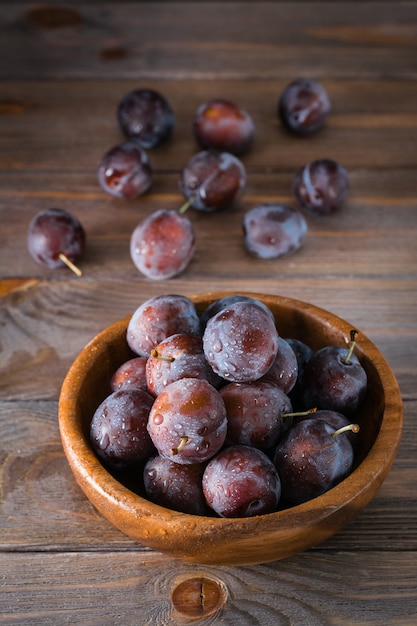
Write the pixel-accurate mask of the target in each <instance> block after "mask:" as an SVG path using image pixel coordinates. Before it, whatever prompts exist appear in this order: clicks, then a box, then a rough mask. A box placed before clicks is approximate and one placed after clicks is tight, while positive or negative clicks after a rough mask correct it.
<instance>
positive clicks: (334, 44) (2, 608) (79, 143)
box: [0, 0, 417, 626]
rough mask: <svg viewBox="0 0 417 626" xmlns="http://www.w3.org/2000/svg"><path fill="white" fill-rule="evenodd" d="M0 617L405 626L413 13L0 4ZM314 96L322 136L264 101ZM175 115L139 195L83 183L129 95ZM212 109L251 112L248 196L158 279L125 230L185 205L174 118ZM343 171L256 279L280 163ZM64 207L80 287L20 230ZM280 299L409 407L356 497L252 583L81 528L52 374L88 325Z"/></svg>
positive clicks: (279, 189)
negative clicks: (340, 339)
mask: <svg viewBox="0 0 417 626" xmlns="http://www.w3.org/2000/svg"><path fill="white" fill-rule="evenodd" d="M0 29H1V37H0V189H1V192H0V216H1V229H0V278H1V282H0V297H1V300H0V302H1V308H0V470H1V471H0V481H1V482H0V486H1V491H0V493H1V504H0V528H1V530H0V547H1V552H0V580H1V587H0V588H1V592H0V623H4V624H30V625H33V624H42V625H43V626H45V625H47V624H53V625H56V624H71V625H75V624H87V625H92V624H100V626H101V625H103V624H105V625H107V624H123V625H130V624H132V625H133V624H135V625H136V624H140V625H145V624H156V625H168V624H190V623H198V624H209V623H216V624H233V625H234V626H239V625H246V624H247V625H253V624H262V625H265V624H266V625H268V624H274V625H275V624H297V625H298V624H300V625H305V624H308V625H321V624H338V625H341V624H346V625H352V624H366V625H368V624H373V625H375V624H378V625H383V624H384V625H385V624H387V623H392V624H398V625H401V626H406V625H411V624H415V623H416V621H417V590H416V589H417V569H416V558H417V490H416V470H417V463H416V458H417V443H416V442H417V427H416V423H417V393H416V384H415V381H416V376H417V357H416V354H417V253H416V238H417V191H416V190H417V186H416V180H417V178H416V171H417V80H416V79H417V53H416V52H417V47H416V42H417V2H395V1H394V0H393V1H392V2H335V3H331V2H327V3H325V2H322V3H320V2H317V3H316V2H305V3H303V2H276V3H274V2H241V3H239V2H205V3H204V2H202V3H200V2H183V3H181V2H120V3H119V2H117V3H116V2H114V3H102V2H98V1H97V2H94V1H93V2H88V3H87V2H85V3H84V2H79V1H73V2H71V3H69V4H68V5H65V4H61V3H59V2H56V3H51V4H49V5H48V4H43V3H41V4H36V3H33V2H24V1H17V2H13V3H12V2H10V3H5V2H3V3H2V4H1V6H0ZM307 75H308V76H311V77H313V78H317V79H319V80H321V81H323V83H324V84H325V86H326V87H327V89H328V92H329V95H330V97H331V100H332V103H333V112H332V115H331V118H330V119H329V123H328V125H327V127H326V129H325V130H323V131H322V132H321V133H319V134H318V135H317V136H315V137H311V138H308V139H301V140H300V139H295V138H293V137H290V136H289V135H288V134H286V133H285V132H284V131H283V129H282V128H281V126H280V124H279V122H278V120H277V118H276V115H275V108H276V101H277V98H278V95H279V93H280V92H281V90H282V89H283V88H284V86H285V85H286V84H287V83H288V82H289V81H290V80H292V79H294V78H297V77H299V76H307ZM143 85H148V86H153V87H155V88H157V89H159V90H160V91H162V92H163V93H164V94H165V95H166V96H167V97H168V99H169V100H170V101H171V103H172V105H173V108H174V110H175V112H176V117H177V125H176V130H175V134H174V137H173V139H172V141H171V142H170V144H169V145H167V146H165V147H161V148H160V149H158V150H155V151H153V152H152V153H151V155H150V156H151V160H152V163H153V165H154V168H155V182H154V186H153V188H152V190H151V192H150V193H149V194H147V195H146V196H145V197H143V198H141V199H139V200H136V201H131V202H121V201H116V200H115V199H111V198H110V197H107V196H106V195H105V194H104V193H103V192H101V190H100V189H99V188H98V184H97V180H96V167H97V163H98V161H99V159H100V158H101V156H102V154H103V153H104V151H106V150H107V149H108V148H110V147H111V146H112V145H114V144H115V143H117V142H118V141H120V139H121V137H120V133H119V131H118V128H117V125H116V121H115V108H116V106H117V103H118V101H119V99H120V97H121V96H122V95H124V93H125V92H126V91H128V90H130V89H131V88H134V87H137V86H143ZM214 96H222V97H228V98H231V99H233V100H235V101H238V102H239V103H240V104H241V105H242V106H244V107H245V108H247V109H248V110H249V111H250V113H251V114H252V116H253V118H254V121H255V124H256V127H257V138H256V142H255V145H254V147H253V150H252V151H251V153H250V154H248V155H246V156H245V157H244V159H243V160H244V162H245V165H246V167H247V172H248V183H247V188H246V190H245V192H244V194H243V195H242V197H241V199H240V201H239V202H238V204H237V206H236V207H235V208H234V209H233V210H231V211H230V212H229V213H228V215H227V218H225V217H221V218H220V219H219V218H218V216H215V215H210V216H207V215H206V216H204V215H198V214H195V213H194V214H192V215H191V218H192V220H193V223H194V226H195V230H196V236H197V241H198V250H197V253H196V256H195V258H194V260H193V261H192V263H191V264H190V266H189V267H188V268H187V270H186V271H185V272H184V273H183V274H182V275H181V276H179V277H177V278H175V279H172V280H171V281H167V282H162V283H159V282H156V283H152V282H149V281H147V280H145V279H144V278H142V277H141V276H140V275H139V274H138V273H137V271H136V270H135V268H134V266H133V264H132V262H131V261H130V258H129V251H128V241H129V237H130V233H131V231H132V229H133V227H134V226H135V225H136V223H137V222H138V221H139V219H140V218H141V217H143V216H144V215H146V214H148V213H149V212H151V211H152V210H154V209H156V208H159V207H168V208H176V207H178V206H179V205H180V203H181V195H180V194H179V192H178V177H179V172H180V170H181V167H182V166H183V165H184V164H185V162H186V160H187V159H188V158H189V157H190V156H191V155H192V154H193V153H194V152H195V151H196V145H195V144H194V141H193V139H192V136H191V128H190V120H191V117H192V114H193V112H194V111H195V109H196V107H197V105H198V104H200V103H201V102H202V101H204V100H205V99H208V98H210V97H214ZM323 156H327V157H331V158H335V159H337V160H340V162H342V163H343V164H344V165H345V167H346V168H347V169H348V171H349V175H350V180H351V194H350V197H349V199H348V201H347V203H346V205H345V207H344V208H343V210H341V211H340V212H339V213H338V214H335V215H333V216H329V217H326V218H322V219H312V218H309V220H308V221H309V227H310V230H309V235H308V238H307V241H306V244H305V246H304V247H303V249H302V250H300V251H299V252H298V253H297V254H295V255H294V256H292V257H289V258H288V259H284V260H279V261H272V262H263V261H256V260H254V259H252V258H250V257H249V256H247V255H246V254H245V252H244V250H243V247H242V234H241V220H242V214H243V212H244V211H245V210H246V209H247V208H250V207H251V206H253V205H254V204H255V203H257V202H259V201H261V200H271V201H272V200H288V201H291V191H290V184H291V179H292V175H293V173H294V171H295V169H296V168H297V167H299V166H301V165H302V164H303V163H304V162H306V161H307V160H310V159H311V158H319V157H323ZM50 206H60V207H62V208H65V209H68V210H70V211H71V212H73V213H75V214H76V215H77V216H78V217H79V218H80V219H81V221H82V222H83V224H84V226H85V229H86V231H87V237H88V249H87V253H86V255H85V257H84V259H83V261H82V263H81V267H82V270H83V276H82V278H77V277H75V276H73V275H72V274H71V273H70V272H69V271H66V270H58V271H51V270H48V269H44V268H42V267H41V266H40V265H37V264H35V263H34V261H33V260H32V259H31V257H30V256H29V253H28V251H27V248H26V229H27V225H28V222H29V220H30V219H31V217H32V215H34V213H36V212H37V211H39V210H42V209H44V208H48V207H50ZM228 289H233V290H239V291H245V290H246V291H250V290H252V291H263V292H265V293H280V294H282V295H285V296H290V297H295V298H299V299H302V300H307V301H310V302H312V303H314V304H316V305H319V306H322V307H324V308H327V309H330V310H331V311H333V312H334V313H336V314H338V315H340V316H342V317H344V318H345V319H347V320H349V321H351V322H352V323H353V324H354V325H355V327H358V328H360V329H361V330H362V331H363V332H365V333H366V334H367V335H368V336H369V337H370V339H372V340H373V341H374V342H375V343H376V345H377V346H378V347H379V348H380V350H381V351H382V352H383V353H384V355H385V357H386V358H387V360H388V362H389V363H390V364H391V367H392V368H393V371H394V373H395V374H396V376H397V379H398V381H399V385H400V388H401V392H402V395H403V400H404V436H403V441H402V444H401V447H400V451H399V454H398V456H397V459H396V461H395V462H394V465H393V468H392V470H391V472H390V474H389V475H388V477H387V479H386V481H385V482H384V484H383V486H382V487H381V490H380V491H379V493H378V495H377V496H376V497H375V499H374V500H373V501H372V502H371V503H370V504H369V505H368V506H367V508H366V509H365V510H364V511H363V512H362V513H361V514H360V515H359V516H358V518H357V519H356V520H355V521H354V522H353V523H351V524H350V525H349V526H347V527H346V528H345V529H344V530H343V531H341V532H340V533H338V534H337V535H336V536H334V537H333V538H331V539H330V540H328V541H326V542H325V543H324V544H322V545H321V546H317V547H316V548H313V549H311V550H309V551H308V552H306V553H304V554H300V555H297V556H295V557H293V558H289V559H286V560H284V561H281V562H276V563H271V564H267V565H258V566H251V567H241V568H240V567H235V568H234V567H224V568H215V567H207V566H197V565H190V564H185V563H182V562H178V561H176V560H173V559H170V558H168V557H165V556H162V555H160V554H158V553H155V552H153V551H151V550H149V549H147V548H143V547H142V546H140V545H137V544H135V543H134V542H132V541H131V540H129V539H128V538H126V537H124V536H123V535H122V534H121V533H120V532H119V531H117V530H116V529H114V528H113V527H111V526H110V524H109V523H107V522H106V521H105V520H104V519H102V518H101V516H100V515H99V514H98V513H97V512H95V510H94V509H93V507H92V506H91V505H90V503H89V502H88V501H87V500H86V498H85V497H84V496H83V494H82V493H81V491H80V489H79V488H78V487H77V486H76V484H75V481H74V479H73V477H72V474H71V472H70V470H69V467H68V464H67V462H66V459H65V458H64V455H63V452H62V447H61V443H60V439H59V433H58V426H57V403H58V397H59V392H60V387H61V383H62V380H63V378H64V376H65V373H66V371H67V369H68V367H69V365H70V364H71V362H72V360H73V359H74V357H75V356H76V354H77V353H78V351H79V350H80V349H81V348H82V347H83V346H84V345H85V343H86V342H87V341H88V340H89V339H90V338H91V337H93V336H94V335H95V334H96V333H97V332H98V331H100V330H101V329H102V328H104V327H105V326H106V325H108V324H110V323H112V322H114V321H115V320H117V319H119V318H121V317H124V316H125V315H128V314H129V313H131V312H132V311H133V310H134V308H136V306H138V304H140V303H141V302H142V301H143V300H144V299H146V298H148V297H150V296H153V295H156V294H160V293H165V292H168V291H169V292H177V293H184V294H191V293H197V292H201V291H206V290H228Z"/></svg>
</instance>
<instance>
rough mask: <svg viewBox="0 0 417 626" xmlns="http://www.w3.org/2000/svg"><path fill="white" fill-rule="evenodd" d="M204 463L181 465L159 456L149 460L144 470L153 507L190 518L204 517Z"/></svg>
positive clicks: (207, 508) (146, 490)
mask: <svg viewBox="0 0 417 626" xmlns="http://www.w3.org/2000/svg"><path fill="white" fill-rule="evenodd" d="M204 469H205V464H204V463H195V464H190V465H184V464H180V463H175V462H174V461H171V460H170V459H167V458H165V457H162V456H159V455H157V456H154V457H151V458H150V459H149V460H148V461H147V463H146V465H145V467H144V470H143V482H144V487H145V492H146V496H147V497H148V498H149V500H151V501H152V502H155V504H159V505H160V506H164V507H167V508H168V509H172V510H174V511H180V512H182V513H188V514H189V515H207V514H208V513H209V507H208V505H207V503H206V500H205V497H204V494H203V487H202V479H203V473H204Z"/></svg>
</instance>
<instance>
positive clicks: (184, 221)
mask: <svg viewBox="0 0 417 626" xmlns="http://www.w3.org/2000/svg"><path fill="white" fill-rule="evenodd" d="M195 246H196V241H195V235H194V229H193V225H192V223H191V221H190V220H189V219H188V217H186V216H185V215H180V214H179V213H178V211H169V210H166V209H160V210H158V211H155V212H154V213H152V214H151V215H150V216H148V217H147V218H145V219H144V220H142V221H141V222H140V223H139V224H138V225H137V226H136V228H135V229H134V231H133V232H132V235H131V238H130V256H131V259H132V261H133V263H134V265H135V266H136V268H137V269H138V270H139V271H140V272H141V273H142V274H143V275H144V276H146V277H147V278H149V279H151V280H166V279H168V278H173V277H174V276H176V275H177V274H180V273H181V272H183V271H184V270H185V268H186V267H187V265H188V264H189V262H190V261H191V259H192V257H193V255H194V251H195Z"/></svg>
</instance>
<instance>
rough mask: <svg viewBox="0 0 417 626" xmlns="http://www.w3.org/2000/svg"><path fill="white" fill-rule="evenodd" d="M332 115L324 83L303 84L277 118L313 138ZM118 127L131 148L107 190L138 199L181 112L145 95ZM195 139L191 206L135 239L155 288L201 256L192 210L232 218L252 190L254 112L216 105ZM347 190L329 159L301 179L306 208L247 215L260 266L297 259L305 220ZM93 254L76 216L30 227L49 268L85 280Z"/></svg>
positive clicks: (34, 250)
mask: <svg viewBox="0 0 417 626" xmlns="http://www.w3.org/2000/svg"><path fill="white" fill-rule="evenodd" d="M330 108H331V107H330V101H329V97H328V95H327V92H326V90H325V89H324V87H323V85H322V84H321V83H318V82H316V81H314V80H311V79H298V80H295V81H293V82H292V83H290V84H289V85H288V86H287V87H286V88H285V89H284V91H283V92H282V93H281V94H280V97H279V100H278V106H277V115H278V117H279V119H280V120H281V123H282V125H283V126H284V127H285V128H286V129H288V131H289V132H290V133H293V134H295V135H311V134H313V133H315V132H317V131H318V130H320V129H321V128H322V127H323V126H324V124H325V121H326V119H327V116H328V114H329V112H330ZM117 120H118V124H119V127H120V130H121V132H122V133H123V135H124V140H123V141H122V142H121V143H119V144H117V145H116V146H113V147H112V148H111V149H110V150H108V151H107V152H106V153H105V154H104V156H103V157H102V159H101V161H100V163H99V166H98V182H99V184H100V187H101V188H102V189H103V190H104V191H105V192H106V193H108V194H110V195H112V196H114V197H116V198H119V199H132V198H137V197H139V196H142V195H144V194H145V193H146V192H148V191H149V189H150V188H151V187H152V183H153V177H154V171H153V167H152V164H151V160H150V158H149V154H148V152H149V151H150V150H152V149H153V148H155V147H158V146H160V145H161V144H163V143H164V142H166V141H167V140H168V139H169V138H170V137H171V135H172V132H173V129H174V125H175V116H174V112H173V110H172V107H171V105H170V103H169V102H168V100H167V99H166V98H165V96H163V95H162V94H161V93H159V92H157V91H155V90H153V89H148V88H140V89H136V90H134V91H131V92H129V93H127V94H126V95H125V96H124V97H123V98H122V99H121V101H120V102H119V106H118V109H117ZM192 131H193V136H194V138H195V141H196V143H197V145H198V146H199V148H200V151H199V152H197V153H195V154H194V155H192V156H191V158H190V159H189V161H188V162H187V163H186V164H185V165H184V167H183V168H182V170H181V175H180V179H179V182H178V184H179V189H180V191H181V193H182V194H183V196H184V198H185V202H184V203H183V204H182V206H181V207H180V208H179V209H178V210H174V209H167V208H161V209H159V210H157V211H154V212H153V213H151V214H150V215H147V216H146V217H145V218H144V219H142V220H141V221H140V222H139V223H138V224H137V226H136V228H135V229H134V230H133V232H132V233H131V237H130V256H131V259H132V261H133V263H134V265H135V266H136V268H137V269H138V270H139V272H141V274H143V275H144V276H145V277H147V278H149V279H152V280H165V279H169V278H171V277H173V276H176V275H177V274H179V273H180V272H183V271H184V270H185V268H186V267H187V265H188V264H189V262H190V261H191V259H192V257H193V255H194V252H195V248H196V238H195V234H194V229H193V224H192V221H191V220H190V219H189V217H188V216H187V215H185V212H186V211H187V210H188V209H189V208H191V209H194V210H196V211H199V212H205V213H215V212H219V211H223V210H224V209H227V208H229V207H231V206H232V205H233V204H234V202H235V201H236V199H237V198H238V197H239V196H240V194H241V193H242V192H243V190H244V188H245V185H246V177H247V174H246V169H245V166H244V164H243V162H242V160H241V156H242V155H243V154H244V153H246V152H247V151H248V150H250V149H251V147H252V145H253V141H254V137H255V131H256V129H255V124H254V122H253V120H252V118H251V116H250V115H249V113H248V112H247V111H245V110H244V109H243V108H242V107H240V106H239V105H238V104H236V103H234V102H230V101H228V100H224V99H220V98H217V99H213V100H210V101H208V102H205V103H204V104H202V105H200V106H199V107H198V109H197V111H196V112H195V115H194V118H193V120H192ZM348 191H349V181H348V176H347V172H346V170H345V169H344V167H343V166H342V165H340V163H338V162H337V161H334V160H332V159H329V158H321V159H317V160H315V161H312V162H309V163H306V164H305V165H304V166H303V167H301V168H300V169H299V171H297V172H296V173H295V175H294V178H293V183H292V192H293V195H294V199H295V204H297V205H298V207H295V206H292V205H290V204H286V203H279V202H268V203H263V204H260V205H258V206H255V207H252V208H250V209H248V210H247V211H246V212H245V214H244V216H243V219H242V232H243V244H244V247H245V249H246V250H247V252H248V253H249V254H251V255H252V256H254V257H256V258H261V259H275V258H280V257H282V256H286V255H288V254H291V253H293V252H295V251H296V250H298V249H299V248H300V247H301V246H302V244H303V243H304V241H305V238H306V235H307V230H308V225H307V221H306V218H305V216H304V212H306V213H309V214H310V215H326V214H329V213H333V212H334V211H336V210H337V209H338V208H339V207H340V206H341V205H342V204H343V202H344V201H345V199H346V197H347V194H348ZM84 247H85V232H84V230H83V227H82V225H81V224H80V222H79V220H78V218H76V217H75V216H74V215H72V214H71V213H68V212H67V211H64V210H62V209H47V210H45V211H41V212H40V213H38V214H37V215H35V216H34V218H33V219H32V221H31V223H30V225H29V231H28V248H29V251H30V253H31V255H32V257H33V258H34V259H35V260H36V261H37V262H39V263H41V264H44V265H46V266H47V267H51V268H56V267H63V266H65V265H67V266H68V267H70V268H71V269H72V270H73V271H74V272H75V273H76V274H78V275H80V274H81V271H80V270H79V268H78V267H77V266H76V261H77V259H78V258H79V257H80V256H81V254H82V253H83V251H84Z"/></svg>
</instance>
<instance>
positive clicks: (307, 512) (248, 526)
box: [59, 292, 403, 565]
mask: <svg viewBox="0 0 417 626" xmlns="http://www.w3.org/2000/svg"><path fill="white" fill-rule="evenodd" d="M225 295H228V294H226V293H224V292H222V293H206V294H200V295H196V296H190V297H191V299H192V300H193V301H194V303H195V305H196V308H197V310H198V311H199V312H202V311H203V310H204V309H205V308H206V306H207V305H208V304H210V303H211V302H213V301H214V300H217V299H218V298H220V297H223V296H225ZM248 295H251V296H254V297H257V298H259V299H260V300H262V301H263V302H264V303H265V304H266V305H268V306H269V307H270V309H271V310H272V312H273V313H274V315H275V318H276V323H277V328H278V331H279V333H280V334H281V335H282V336H283V337H296V338H298V339H301V340H302V341H304V342H305V343H307V344H308V345H310V346H311V347H312V348H313V349H318V348H320V347H322V346H324V345H328V344H336V345H345V343H346V340H347V339H348V338H349V333H350V330H351V328H352V326H351V325H350V324H349V323H348V322H346V321H344V320H342V319H340V318H338V317H336V316H335V315H333V314H332V313H329V312H328V311H325V310H323V309H320V308H318V307H316V306H313V305H311V304H307V303H305V302H301V301H298V300H293V299H290V298H282V297H279V296H271V295H262V294H256V293H255V294H253V293H250V294H248ZM128 321H129V318H126V319H122V320H120V321H118V322H116V323H115V324H113V325H112V326H109V327H108V328H106V329H105V330H104V331H103V332H101V333H100V334H99V335H98V336H97V337H95V338H94V339H93V340H92V341H91V342H90V343H89V344H88V345H87V346H86V347H85V348H84V349H83V351H82V352H81V353H80V355H79V356H78V357H77V359H76V360H75V362H74V363H73V365H72V367H71V368H70V370H69V372H68V374H67V376H66V378H65V381H64V383H63V386H62V391H61V396H60V401H59V426H60V433H61V438H62V443H63V448H64V451H65V454H66V456H67V459H68V462H69V464H70V466H71V469H72V471H73V473H74V475H75V479H76V480H77V482H78V484H79V485H80V486H81V488H82V489H83V491H84V493H85V494H86V496H87V497H88V498H89V500H90V501H91V502H92V504H93V505H94V506H95V507H96V508H97V509H98V510H99V511H100V512H101V513H102V515H103V516H104V517H105V518H107V519H108V520H109V521H110V522H111V523H112V524H114V526H116V527H117V528H118V529H119V530H121V531H122V532H123V533H125V534H126V535H128V536H129V537H131V538H133V539H135V540H137V541H138V542H140V543H142V544H144V545H146V546H148V547H150V548H152V549H154V550H157V551H159V552H162V553H165V554H167V555H171V556H173V557H177V558H181V559H184V560H186V561H193V562H197V563H206V564H216V565H245V564H255V563H265V562H268V561H275V560H279V559H283V558H286V557H288V556H291V555H294V554H296V553H299V552H302V551H304V550H306V549H308V548H310V547H312V546H314V545H317V544H319V543H321V542H323V541H324V540H325V539H327V538H328V537H330V536H331V535H333V534H334V533H336V532H337V531H338V530H340V529H341V528H342V527H343V526H345V525H346V524H347V523H348V522H350V521H351V520H352V519H353V518H354V517H355V516H356V514H357V513H358V512H359V511H360V510H361V509H362V508H363V507H364V506H366V504H367V503H368V502H369V501H370V500H371V499H372V497H373V496H374V495H375V493H376V492H377V490H378V489H379V487H380V485H381V483H382V481H383V480H384V478H385V476H386V475H387V473H388V471H389V469H390V467H391V465H392V462H393V460H394V458H395V455H396V453H397V449H398V446H399V443H400V438H401V432H402V420H403V412H402V400H401V395H400V391H399V388H398V384H397V381H396V379H395V377H394V374H393V373H392V371H391V369H390V367H389V365H388V364H387V362H386V360H385V359H384V357H383V356H382V355H381V353H380V352H379V351H378V349H377V348H376V347H375V345H374V344H373V343H371V341H369V339H367V338H366V337H365V336H364V335H363V334H360V340H359V341H358V345H357V349H356V354H357V356H358V357H359V359H360V361H361V362H362V364H363V366H364V367H365V369H366V372H367V375H368V380H369V385H368V392H367V396H366V399H365V402H364V404H363V406H362V407H361V409H360V412H359V414H358V415H357V416H355V421H358V422H359V424H360V426H361V430H360V433H359V434H358V435H357V437H358V443H357V462H356V467H355V469H354V470H353V472H352V473H351V474H350V475H349V476H348V477H347V478H345V479H344V480H343V481H342V482H341V483H339V484H338V485H337V486H336V487H333V488H332V489H330V490H329V491H328V492H327V493H325V494H324V495H322V496H319V497H317V498H315V499H313V500H310V501H309V502H306V503H303V504H300V505H297V506H293V507H292V508H288V509H285V510H282V511H278V512H275V513H271V514H268V515H261V516H257V517H251V518H249V517H248V518H239V519H226V518H217V517H203V516H195V515H188V514H184V513H179V512H176V511H172V510H169V509H166V508H163V507H161V506H158V505H156V504H153V503H151V502H150V501H148V500H147V499H145V498H143V497H141V496H139V495H137V494H136V493H134V492H133V491H132V490H131V489H129V488H128V486H127V485H125V484H122V483H121V482H120V481H119V480H118V479H117V478H116V477H115V476H114V475H112V474H111V473H110V472H109V471H108V470H107V469H105V468H104V467H103V465H102V464H101V463H100V461H99V460H98V459H97V457H96V456H95V454H94V453H93V451H92V448H91V447H90V443H89V436H88V433H89V424H90V420H91V418H92V415H93V413H94V411H95V409H96V408H97V406H98V405H99V403H100V402H101V401H102V400H103V399H104V397H105V396H106V395H108V393H109V386H108V385H109V380H110V376H111V374H112V373H113V372H114V371H115V369H116V368H117V367H118V366H119V365H120V364H121V363H122V362H124V361H125V360H127V359H128V358H130V357H131V356H132V354H131V352H130V349H129V348H128V345H127V343H126V338H125V336H126V329H127V324H128Z"/></svg>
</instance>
